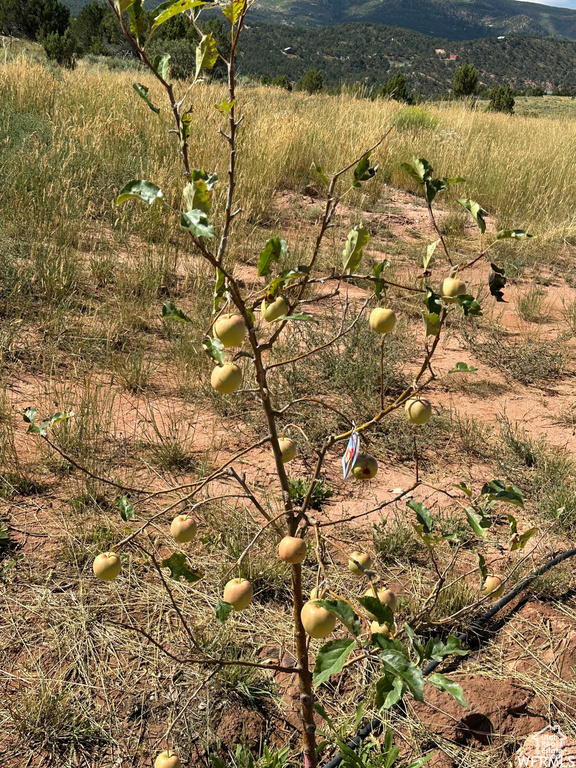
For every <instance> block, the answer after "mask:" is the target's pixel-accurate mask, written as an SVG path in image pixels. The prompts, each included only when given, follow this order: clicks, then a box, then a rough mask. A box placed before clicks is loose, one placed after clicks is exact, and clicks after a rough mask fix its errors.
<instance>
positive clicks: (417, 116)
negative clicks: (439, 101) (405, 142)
mask: <svg viewBox="0 0 576 768" xmlns="http://www.w3.org/2000/svg"><path fill="white" fill-rule="evenodd" d="M394 125H395V126H396V128H397V130H398V131H401V132H402V131H412V132H415V131H433V130H434V129H435V128H436V126H437V125H438V118H437V117H436V115H431V114H430V113H429V112H427V111H426V110H425V109H422V108H421V107H407V108H406V109H403V110H401V111H400V112H398V114H397V115H396V117H395V120H394Z"/></svg>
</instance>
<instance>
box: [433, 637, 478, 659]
mask: <svg viewBox="0 0 576 768" xmlns="http://www.w3.org/2000/svg"><path fill="white" fill-rule="evenodd" d="M461 646H462V641H461V640H460V638H459V637H455V636H454V635H450V636H449V637H448V638H447V640H446V641H444V640H442V638H440V637H431V638H430V640H428V642H427V643H426V648H425V650H424V656H425V658H427V659H434V661H441V660H442V659H443V658H444V656H467V655H468V651H466V650H464V649H463V648H462V647H461Z"/></svg>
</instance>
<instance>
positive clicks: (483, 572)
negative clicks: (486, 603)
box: [477, 552, 488, 589]
mask: <svg viewBox="0 0 576 768" xmlns="http://www.w3.org/2000/svg"><path fill="white" fill-rule="evenodd" d="M477 557H478V569H479V570H480V589H482V587H483V586H484V582H485V581H486V579H487V578H488V566H487V565H486V560H485V558H484V555H481V554H480V553H479V552H478V555H477Z"/></svg>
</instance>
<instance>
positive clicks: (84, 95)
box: [0, 56, 576, 250]
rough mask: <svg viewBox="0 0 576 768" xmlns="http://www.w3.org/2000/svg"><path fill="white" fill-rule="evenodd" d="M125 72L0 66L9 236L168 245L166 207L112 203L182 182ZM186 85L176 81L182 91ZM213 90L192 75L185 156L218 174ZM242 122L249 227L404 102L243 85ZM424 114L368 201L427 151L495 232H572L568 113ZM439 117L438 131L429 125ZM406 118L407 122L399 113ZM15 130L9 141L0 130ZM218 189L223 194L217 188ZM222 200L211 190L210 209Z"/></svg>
mask: <svg viewBox="0 0 576 768" xmlns="http://www.w3.org/2000/svg"><path fill="white" fill-rule="evenodd" d="M134 79H135V73H133V72H126V71H121V72H109V71H105V70H103V69H101V68H99V67H95V66H91V67H90V66H80V67H78V68H77V69H76V70H75V71H73V72H69V71H63V72H61V73H60V72H59V71H58V72H56V73H55V72H54V70H52V69H49V68H47V67H46V66H45V65H44V64H42V63H39V62H37V61H32V60H31V59H29V58H25V57H24V56H20V57H18V58H16V59H13V60H8V61H7V62H6V63H5V64H4V65H3V66H1V67H0V105H1V106H0V112H1V116H2V121H1V124H2V127H0V133H1V134H2V136H0V138H2V139H3V141H2V142H0V156H1V157H0V160H1V163H0V165H1V168H2V170H1V174H0V175H1V181H2V185H1V191H0V205H1V207H2V214H3V221H4V232H5V236H6V235H7V236H16V235H18V237H19V238H20V239H22V238H25V239H26V240H28V241H30V242H37V243H38V242H45V240H46V239H47V237H48V235H50V239H51V241H52V242H55V241H56V242H58V243H59V244H62V245H63V244H67V245H73V246H74V247H79V248H82V249H86V250H90V249H91V248H92V247H93V239H94V233H93V221H94V219H95V218H98V219H103V220H104V221H106V222H107V223H108V224H109V225H110V227H111V228H113V229H114V231H115V237H116V238H118V237H120V238H123V237H127V236H128V232H133V231H134V230H135V229H136V230H137V231H139V232H140V234H141V235H142V236H143V237H144V238H146V239H148V240H153V241H155V242H165V241H166V238H167V234H166V232H167V227H166V226H165V221H164V218H163V215H162V214H163V212H162V213H161V212H160V211H159V210H157V211H155V210H152V211H148V210H144V207H143V206H137V205H128V206H125V207H124V208H123V209H120V210H118V209H116V207H115V206H114V204H113V200H114V198H115V196H116V194H117V192H118V190H119V189H120V188H121V187H122V186H123V185H124V183H125V182H126V181H128V180H130V179H132V178H149V179H152V180H154V181H155V182H156V183H157V184H159V185H160V186H161V187H162V188H163V190H164V191H165V194H166V196H167V198H168V200H169V201H170V202H171V203H173V204H174V205H175V206H178V205H179V204H180V203H179V195H180V187H181V177H180V169H179V167H178V160H177V158H176V157H175V153H174V147H173V144H174V142H175V141H176V138H175V137H174V136H173V135H171V134H168V130H169V129H170V128H171V127H172V126H171V123H170V115H169V113H168V110H167V109H166V106H165V103H164V101H163V94H162V93H161V92H160V90H159V87H158V86H157V84H156V82H155V81H154V80H153V78H151V77H149V76H148V75H147V74H146V73H141V72H138V78H137V79H138V80H140V81H141V82H142V83H143V84H145V85H147V86H148V87H149V88H150V94H151V97H152V101H153V102H154V103H156V104H158V105H160V106H161V107H163V109H162V112H161V115H160V116H159V117H158V118H156V117H155V116H154V115H153V114H152V113H151V112H149V110H148V108H147V107H146V105H145V104H144V102H142V101H140V100H139V99H138V97H137V95H136V94H135V92H134V90H133V88H132V84H133V82H134ZM186 88H187V84H185V83H181V84H180V88H179V91H180V93H182V94H183V93H184V92H185V89H186ZM223 95H224V91H223V88H222V86H220V85H215V84H201V85H200V86H198V87H197V88H196V89H195V90H194V91H193V92H192V96H191V97H190V98H189V100H188V103H189V105H190V106H192V103H191V99H193V112H192V125H191V136H192V137H193V139H192V143H191V151H190V154H191V163H192V165H193V166H194V167H198V168H206V169H209V170H210V171H215V172H217V173H218V174H219V175H220V177H221V178H224V177H225V175H226V164H227V160H226V156H225V152H224V145H223V140H222V138H221V137H220V136H219V135H218V134H217V128H218V126H219V124H220V123H221V118H220V116H219V115H218V113H217V112H216V110H215V108H214V105H215V104H217V103H219V101H221V99H222V97H223ZM239 106H240V109H241V111H242V112H243V113H245V115H246V119H245V121H244V123H243V125H242V128H241V131H240V146H239V184H238V199H239V200H240V201H241V203H242V207H243V208H244V211H245V220H246V221H248V222H249V223H256V222H258V221H259V220H261V219H262V218H263V217H265V216H266V215H267V213H268V212H269V210H270V205H271V200H272V199H273V196H274V193H275V192H276V191H277V190H280V189H296V190H298V189H301V188H302V187H303V186H304V185H305V184H306V183H309V182H310V181H311V180H314V181H318V179H314V172H313V171H312V170H311V168H310V166H311V163H312V161H314V162H316V163H317V164H319V165H321V166H322V167H323V168H325V169H326V170H328V171H330V170H333V169H337V168H339V167H341V166H342V165H344V164H346V163H347V162H348V161H349V159H350V157H352V156H354V155H355V154H357V153H358V150H359V149H362V148H365V147H368V146H370V144H371V143H373V141H374V140H375V139H376V138H377V137H378V136H379V135H381V134H382V133H383V131H385V130H386V129H387V127H388V126H390V125H391V124H392V123H394V122H396V124H397V123H398V117H396V114H397V113H398V111H399V110H401V109H402V108H401V107H400V106H399V105H398V104H396V103H395V102H385V101H382V100H379V101H377V102H371V101H369V100H367V99H366V100H364V99H357V98H353V97H351V96H350V95H349V94H346V93H344V94H341V95H339V96H330V95H315V96H308V95H307V94H305V93H288V92H286V91H283V90H282V89H277V88H263V87H259V88H249V89H246V90H244V92H243V93H240V101H239ZM427 111H428V112H429V113H430V115H431V120H430V121H424V122H422V121H417V122H416V123H415V124H414V126H413V127H410V125H411V123H410V121H408V127H407V128H404V129H403V130H402V131H399V130H397V129H396V130H393V131H392V133H391V135H390V137H389V139H388V140H387V142H386V144H385V146H384V148H383V149H382V150H380V151H379V152H378V155H379V160H380V162H381V164H382V171H383V172H382V173H381V174H380V176H379V177H378V178H377V180H376V182H375V183H374V184H373V185H372V186H371V187H370V192H369V194H370V196H371V198H372V202H374V201H375V200H377V199H378V197H379V196H381V194H382V191H383V185H384V184H385V183H386V182H390V181H392V182H393V183H394V184H397V185H399V186H405V187H407V188H410V184H411V182H410V181H409V179H408V178H407V176H406V174H405V173H404V172H403V171H402V170H401V169H400V163H401V162H403V161H406V160H410V158H411V156H412V154H417V155H419V156H424V157H426V158H428V159H429V160H430V162H431V163H432V164H433V166H434V167H435V168H436V170H437V171H438V172H439V173H440V174H447V173H450V174H454V173H460V174H461V175H463V176H464V177H465V178H466V179H467V180H468V181H467V183H466V184H463V185H461V186H460V187H459V188H458V190H457V193H454V194H458V196H461V195H469V196H472V197H473V198H474V199H476V200H478V201H479V202H480V203H481V204H482V205H483V206H484V207H485V208H486V209H487V210H488V211H489V213H490V214H492V215H493V216H494V217H495V220H496V222H497V224H498V226H499V227H509V226H522V227H526V228H529V229H530V230H531V231H532V232H534V233H535V234H538V235H540V236H542V237H544V238H545V239H547V240H561V239H562V238H565V237H569V236H574V235H576V218H575V217H574V213H573V210H572V207H571V200H572V199H573V198H574V194H575V192H576V180H575V179H574V177H573V174H571V173H570V168H569V164H567V163H566V161H565V158H566V157H567V156H570V153H571V151H572V148H573V145H574V140H575V137H576V121H573V120H570V119H569V118H563V119H554V120H551V119H548V118H539V119H537V120H536V119H534V118H528V117H521V116H512V117H510V116H506V115H498V114H488V113H485V112H482V111H480V110H477V111H474V110H471V109H470V108H468V107H464V106H460V105H457V104H446V105H431V106H427ZM436 121H437V125H436V127H434V125H435V123H436ZM404 122H405V121H404ZM7 136H10V137H11V138H10V140H8V139H7V138H6V137H7ZM221 195H222V191H220V196H221ZM221 204H222V199H221V197H220V198H217V200H216V205H217V206H219V205H221Z"/></svg>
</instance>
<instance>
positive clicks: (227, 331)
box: [214, 315, 246, 347]
mask: <svg viewBox="0 0 576 768" xmlns="http://www.w3.org/2000/svg"><path fill="white" fill-rule="evenodd" d="M214 334H215V335H216V337H217V338H218V339H220V341H221V342H222V344H224V346H225V347H238V346H239V345H240V344H242V342H243V341H244V336H245V334H246V326H245V325H244V320H242V318H241V317H240V315H220V317H219V318H218V320H216V322H215V323H214Z"/></svg>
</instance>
